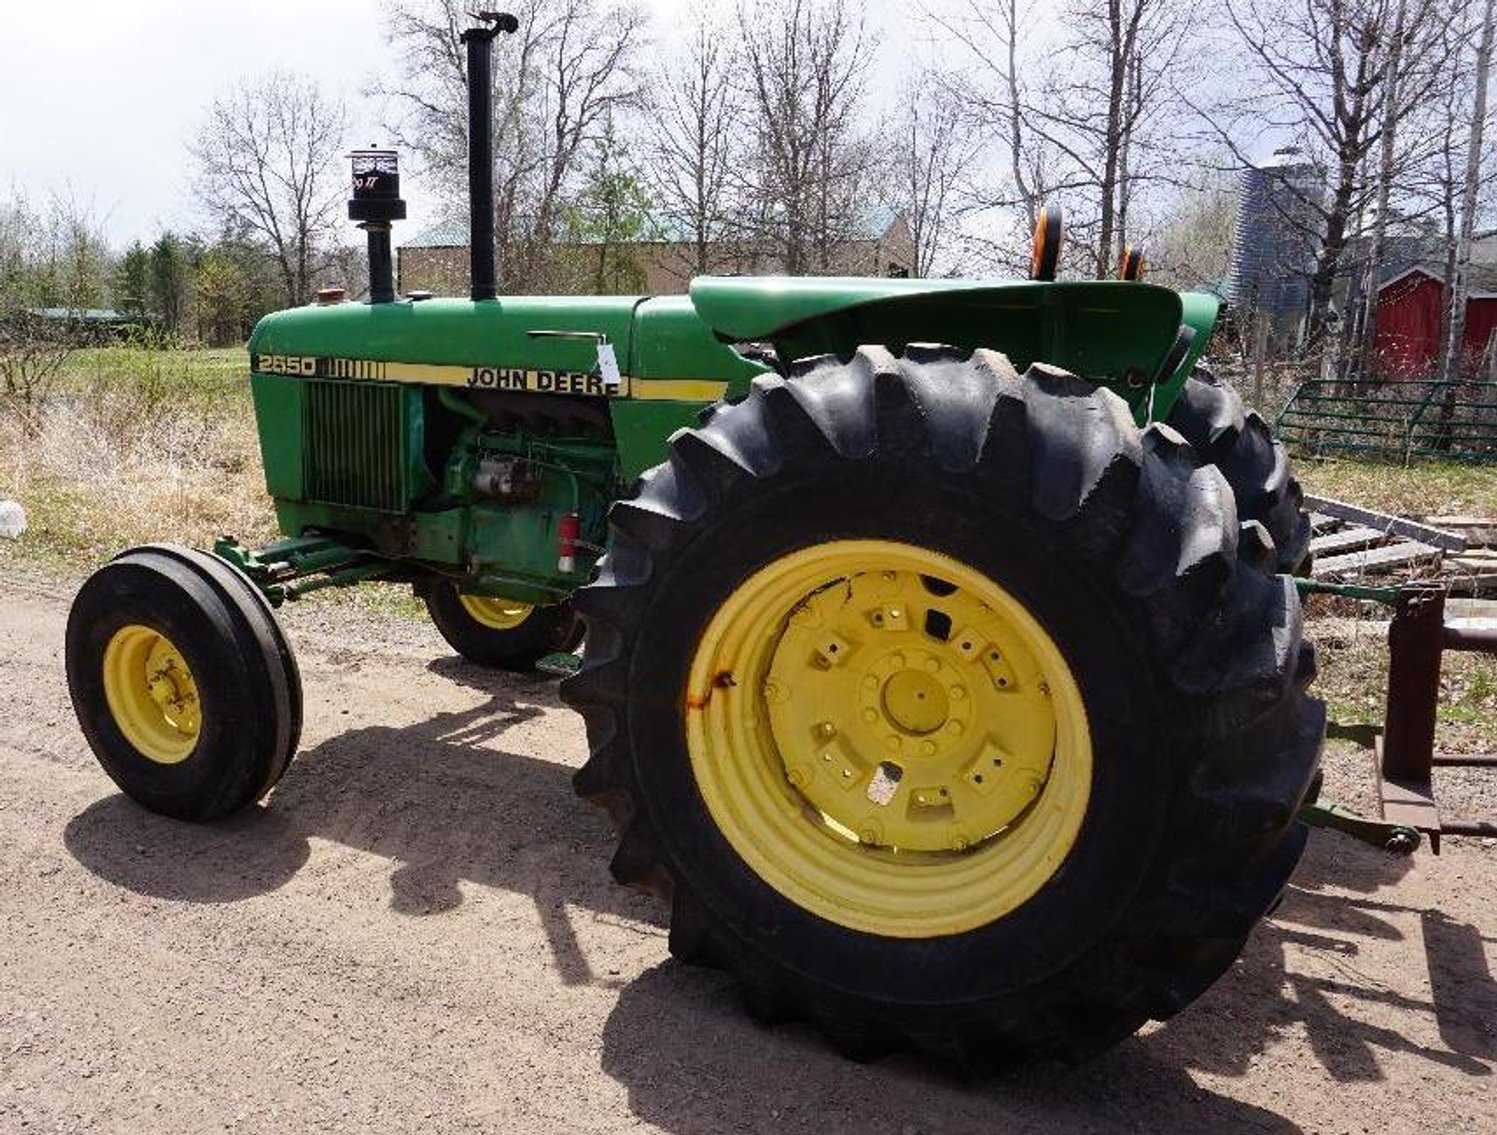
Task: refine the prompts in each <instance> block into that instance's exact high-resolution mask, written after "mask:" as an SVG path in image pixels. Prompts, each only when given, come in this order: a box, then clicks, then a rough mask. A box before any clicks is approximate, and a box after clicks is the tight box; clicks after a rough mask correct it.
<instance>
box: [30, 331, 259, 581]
mask: <svg viewBox="0 0 1497 1135" xmlns="http://www.w3.org/2000/svg"><path fill="white" fill-rule="evenodd" d="M234 354H235V355H237V356H238V357H237V359H233V358H231V357H227V356H226V354H225V353H224V352H209V351H147V350H140V349H134V348H126V347H118V348H108V349H101V350H95V351H86V352H80V353H79V354H78V355H77V356H75V357H74V359H73V360H72V361H71V362H70V364H69V368H68V370H67V372H66V374H65V375H64V376H63V380H62V381H61V382H60V383H59V384H58V385H57V387H56V389H55V390H54V391H53V393H52V396H51V397H50V398H49V400H48V402H47V405H46V406H45V408H44V409H43V411H42V413H41V415H40V422H39V424H38V427H37V429H36V430H35V431H34V432H27V431H25V430H23V429H22V428H21V425H20V422H19V421H18V420H17V419H16V418H15V417H13V416H7V417H5V418H3V419H0V495H8V496H14V497H15V498H16V499H17V500H19V501H21V502H22V503H23V504H24V505H25V506H26V510H27V513H28V518H29V524H30V526H29V527H28V529H27V532H26V536H25V537H24V539H23V540H22V541H20V542H18V543H17V544H15V545H11V548H12V549H13V550H14V551H15V552H18V553H22V554H27V555H31V556H34V557H39V558H43V559H51V560H57V561H61V562H63V563H68V564H74V565H78V566H83V565H86V564H89V563H94V562H97V561H98V560H99V559H101V558H104V557H105V556H108V555H110V554H112V553H113V552H115V551H117V550H118V549H119V548H120V547H122V546H127V545H130V544H138V543H144V542H147V541H153V540H171V541H176V542H179V543H185V544H195V545H200V546H201V545H204V544H211V543H212V541H213V538H214V537H215V536H217V535H219V534H220V533H224V532H233V533H235V534H237V535H240V536H241V537H242V538H244V539H246V540H250V541H259V540H264V539H267V538H269V537H271V536H273V535H274V534H275V519H274V515H273V513H272V511H271V507H270V501H269V498H267V497H266V495H265V487H264V482H263V479H262V476H261V470H260V460H259V454H258V446H257V442H256V438H255V426H254V414H253V410H252V407H251V405H250V396H249V384H248V382H247V381H245V379H246V370H245V362H246V360H245V359H244V356H243V354H242V352H234Z"/></svg>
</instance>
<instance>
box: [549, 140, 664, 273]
mask: <svg viewBox="0 0 1497 1135" xmlns="http://www.w3.org/2000/svg"><path fill="white" fill-rule="evenodd" d="M583 178H584V180H583V184H582V189H581V192H580V193H579V194H578V197H577V201H576V203H575V204H574V205H573V206H572V208H571V209H569V210H568V211H567V214H566V223H567V235H568V237H569V238H570V240H571V242H572V243H574V244H582V245H587V246H590V247H589V249H588V250H587V252H586V253H584V255H586V256H587V257H588V260H589V262H588V263H587V264H586V265H584V267H583V271H585V272H586V275H587V281H586V282H587V285H588V286H587V288H586V290H588V291H591V292H593V293H594V294H597V295H606V294H617V293H625V292H636V291H642V290H643V289H644V287H645V283H646V281H645V270H644V267H643V266H642V265H641V264H640V262H639V259H638V257H637V256H636V254H635V250H636V245H637V244H638V242H639V241H641V240H648V239H650V237H651V235H652V227H653V226H652V223H651V219H650V195H649V193H648V192H646V190H645V187H644V184H643V182H642V181H641V180H640V178H639V176H638V175H637V174H636V173H635V172H634V168H633V165H632V163H631V162H630V159H629V151H628V147H627V146H626V145H625V144H624V142H623V140H622V139H621V138H620V137H619V136H618V134H617V132H616V131H615V130H614V126H613V120H612V118H610V119H609V120H608V122H607V124H606V125H605V126H604V128H603V133H602V135H601V136H600V137H599V138H598V140H597V141H596V142H595V143H594V144H593V152H592V156H591V159H590V160H589V162H588V164H587V166H586V168H585V169H584V172H583ZM580 282H581V281H579V283H580Z"/></svg>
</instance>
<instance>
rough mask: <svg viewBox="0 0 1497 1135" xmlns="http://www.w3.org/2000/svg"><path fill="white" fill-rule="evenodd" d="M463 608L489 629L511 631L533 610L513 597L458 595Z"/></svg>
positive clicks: (528, 616)
mask: <svg viewBox="0 0 1497 1135" xmlns="http://www.w3.org/2000/svg"><path fill="white" fill-rule="evenodd" d="M458 599H459V600H461V602H462V604H463V610H464V611H467V612H468V614H469V615H471V616H473V619H474V621H476V622H479V623H482V624H483V625H484V626H486V627H488V628H489V629H490V630H496V631H512V630H514V629H515V628H516V627H518V626H519V625H520V624H521V623H523V622H524V621H525V620H526V619H528V618H530V616H531V613H532V612H533V611H534V610H535V608H534V607H533V606H531V605H530V604H529V603H520V602H517V601H515V600H513V599H489V598H485V597H484V596H482V595H459V596H458Z"/></svg>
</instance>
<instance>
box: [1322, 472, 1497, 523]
mask: <svg viewBox="0 0 1497 1135" xmlns="http://www.w3.org/2000/svg"><path fill="white" fill-rule="evenodd" d="M1295 472H1296V473H1297V474H1298V475H1299V479H1300V482H1301V484H1303V485H1304V487H1305V491H1306V492H1309V493H1315V494H1318V495H1320V496H1325V497H1335V498H1336V499H1338V500H1344V501H1349V502H1351V503H1352V504H1359V505H1364V506H1366V507H1367V508H1375V509H1378V510H1380V511H1383V512H1392V513H1396V514H1398V515H1400V516H1413V517H1422V516H1439V515H1442V514H1443V515H1453V514H1457V513H1459V514H1463V515H1472V514H1475V515H1482V516H1492V515H1497V465H1472V464H1466V463H1462V462H1455V461H1426V462H1420V463H1418V464H1416V465H1411V466H1409V467H1408V468H1404V467H1402V466H1399V465H1386V464H1382V463H1379V462H1374V461H1352V460H1343V459H1336V458H1323V459H1318V460H1299V461H1297V462H1296V463H1295Z"/></svg>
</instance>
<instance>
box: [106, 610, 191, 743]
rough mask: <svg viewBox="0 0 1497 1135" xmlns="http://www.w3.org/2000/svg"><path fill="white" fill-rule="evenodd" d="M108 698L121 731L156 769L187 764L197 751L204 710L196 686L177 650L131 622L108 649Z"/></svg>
mask: <svg viewBox="0 0 1497 1135" xmlns="http://www.w3.org/2000/svg"><path fill="white" fill-rule="evenodd" d="M104 697H105V700H106V701H107V702H108V704H109V712H110V715H111V716H112V717H113V718H114V723H115V725H116V726H118V727H119V731H120V732H121V733H123V734H124V735H125V740H127V741H129V742H130V744H131V745H133V746H134V747H135V748H136V750H137V751H138V752H139V753H140V754H141V755H142V756H144V757H146V758H147V759H149V760H152V761H155V762H156V763H157V764H163V765H174V764H178V763H180V762H182V761H185V760H186V759H187V758H188V757H190V756H191V755H192V751H193V749H195V748H196V747H197V742H198V734H199V733H200V732H201V731H202V726H203V711H202V704H201V702H200V701H199V699H198V687H197V682H196V681H195V680H194V679H193V676H192V670H191V668H190V667H188V665H187V661H186V659H185V658H183V656H182V652H181V651H180V650H178V649H177V647H176V645H175V644H174V643H173V642H172V641H171V639H169V638H167V637H166V636H165V635H164V634H162V633H160V632H159V631H156V630H152V629H151V628H150V627H147V626H142V625H140V624H138V623H132V624H131V625H129V626H125V627H121V628H120V629H119V630H117V631H115V632H114V635H113V637H112V638H110V640H109V645H108V646H106V647H105V648H104Z"/></svg>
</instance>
